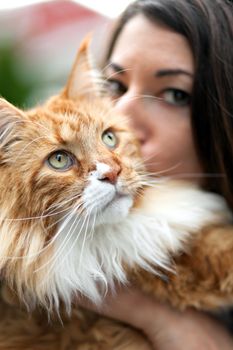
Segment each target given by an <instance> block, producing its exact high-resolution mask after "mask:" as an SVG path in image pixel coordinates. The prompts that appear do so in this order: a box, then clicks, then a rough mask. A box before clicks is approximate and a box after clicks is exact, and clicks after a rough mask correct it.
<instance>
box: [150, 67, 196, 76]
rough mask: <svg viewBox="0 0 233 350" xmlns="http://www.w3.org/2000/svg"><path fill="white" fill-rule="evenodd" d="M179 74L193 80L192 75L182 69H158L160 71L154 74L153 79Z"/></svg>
mask: <svg viewBox="0 0 233 350" xmlns="http://www.w3.org/2000/svg"><path fill="white" fill-rule="evenodd" d="M180 74H184V75H187V76H189V77H191V78H193V74H192V73H190V72H188V71H186V70H184V69H160V70H158V71H156V72H155V77H156V78H162V77H166V76H168V75H180Z"/></svg>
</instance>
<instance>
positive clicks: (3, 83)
mask: <svg viewBox="0 0 233 350" xmlns="http://www.w3.org/2000/svg"><path fill="white" fill-rule="evenodd" d="M21 64H22V63H20V62H19V59H18V57H17V51H16V50H15V48H14V46H13V45H12V44H10V43H6V44H4V45H3V44H2V45H1V46H0V95H1V96H2V97H4V98H6V99H7V100H8V101H9V102H11V103H13V104H15V105H16V106H18V107H25V106H26V107H27V99H28V96H29V95H30V93H31V91H32V89H33V88H34V87H35V84H36V82H33V83H32V81H31V80H30V81H29V80H27V79H24V78H23V76H22V74H19V72H20V69H21Z"/></svg>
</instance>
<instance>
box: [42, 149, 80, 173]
mask: <svg viewBox="0 0 233 350" xmlns="http://www.w3.org/2000/svg"><path fill="white" fill-rule="evenodd" d="M47 162H48V164H49V166H50V167H51V168H53V169H55V170H58V171H66V170H68V169H70V168H71V167H72V165H73V164H74V160H73V158H72V156H71V155H69V154H68V153H67V152H65V151H56V152H54V153H52V154H51V155H50V156H49V157H48V159H47Z"/></svg>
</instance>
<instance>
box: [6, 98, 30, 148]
mask: <svg viewBox="0 0 233 350" xmlns="http://www.w3.org/2000/svg"><path fill="white" fill-rule="evenodd" d="M24 117H25V116H24V113H23V111H21V110H20V109H19V108H17V107H15V106H13V105H12V104H11V103H9V102H7V101H6V100H5V99H3V98H0V146H2V145H4V144H5V143H6V142H9V139H10V138H11V137H12V134H15V133H16V132H17V126H18V125H19V124H22V123H23V122H24Z"/></svg>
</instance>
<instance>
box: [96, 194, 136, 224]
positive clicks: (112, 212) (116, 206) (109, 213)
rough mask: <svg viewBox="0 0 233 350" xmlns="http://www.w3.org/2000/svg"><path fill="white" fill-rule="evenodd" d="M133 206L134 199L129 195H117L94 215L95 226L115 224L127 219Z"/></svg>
mask: <svg viewBox="0 0 233 350" xmlns="http://www.w3.org/2000/svg"><path fill="white" fill-rule="evenodd" d="M132 206H133V199H132V197H131V196H129V195H121V194H116V196H115V197H114V198H113V200H111V201H110V203H108V204H107V205H106V206H105V207H104V208H102V209H101V211H99V212H98V213H97V214H93V220H95V226H98V225H104V224H115V223H118V222H120V221H122V220H123V219H125V218H126V217H127V216H128V214H129V212H130V209H131V208H132Z"/></svg>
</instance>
